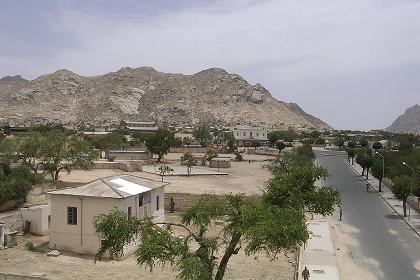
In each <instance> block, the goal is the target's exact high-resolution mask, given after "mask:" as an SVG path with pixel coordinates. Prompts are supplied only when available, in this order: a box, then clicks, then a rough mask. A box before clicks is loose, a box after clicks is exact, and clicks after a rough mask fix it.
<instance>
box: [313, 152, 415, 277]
mask: <svg viewBox="0 0 420 280" xmlns="http://www.w3.org/2000/svg"><path fill="white" fill-rule="evenodd" d="M315 154H316V156H317V159H318V161H319V163H320V164H321V165H322V166H324V167H326V168H328V172H329V174H330V177H329V179H328V180H327V185H331V186H334V187H336V188H337V189H339V190H340V191H341V196H342V206H343V221H344V222H346V223H348V224H350V225H351V226H353V227H355V228H357V229H358V230H359V232H358V233H354V235H353V236H352V238H354V239H356V240H357V241H358V243H359V246H357V248H354V251H355V252H357V253H356V254H355V256H356V257H358V258H361V259H362V260H363V259H364V260H370V261H369V262H367V263H372V262H371V260H374V263H378V265H374V266H372V265H368V264H366V267H365V268H366V269H368V270H369V271H370V272H372V274H373V275H375V276H376V277H377V279H389V280H399V279H404V280H406V279H407V280H408V279H420V271H419V270H417V269H416V264H417V267H418V268H419V266H420V240H419V239H418V237H417V236H416V235H415V234H414V233H413V232H412V231H411V230H410V229H409V228H408V227H407V225H406V224H405V223H404V222H403V221H402V220H401V219H400V218H399V216H397V215H396V214H395V213H393V211H392V209H391V208H390V207H389V206H388V205H386V203H385V202H384V201H383V200H382V198H381V197H380V196H378V195H377V194H376V193H375V192H374V191H373V190H371V191H370V192H369V193H367V192H366V185H365V183H364V181H363V180H362V179H361V178H360V176H359V175H357V174H356V173H355V172H354V171H353V169H352V168H351V167H350V166H348V165H347V163H346V157H345V155H343V154H339V153H338V152H333V151H315Z"/></svg>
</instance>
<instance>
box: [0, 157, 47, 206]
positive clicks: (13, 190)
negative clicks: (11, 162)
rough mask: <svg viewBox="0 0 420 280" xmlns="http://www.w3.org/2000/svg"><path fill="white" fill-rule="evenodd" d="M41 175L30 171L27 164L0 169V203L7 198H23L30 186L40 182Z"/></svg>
mask: <svg viewBox="0 0 420 280" xmlns="http://www.w3.org/2000/svg"><path fill="white" fill-rule="evenodd" d="M41 181H42V176H41V175H40V174H35V173H33V172H31V170H30V169H29V167H27V166H19V167H15V168H10V166H8V165H6V166H3V172H2V171H1V170H0V204H2V203H3V202H5V201H8V200H17V199H25V197H26V194H27V193H28V192H29V191H30V190H31V188H32V186H33V185H35V184H37V183H39V182H41Z"/></svg>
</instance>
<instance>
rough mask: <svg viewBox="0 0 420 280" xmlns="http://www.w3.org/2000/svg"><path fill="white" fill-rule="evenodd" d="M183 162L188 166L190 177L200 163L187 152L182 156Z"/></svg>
mask: <svg viewBox="0 0 420 280" xmlns="http://www.w3.org/2000/svg"><path fill="white" fill-rule="evenodd" d="M181 162H182V163H183V164H185V165H186V166H187V173H188V175H190V174H191V169H192V167H193V166H196V165H197V164H198V161H197V160H196V159H195V158H194V156H193V155H192V154H191V153H190V152H186V153H184V154H183V155H182V157H181Z"/></svg>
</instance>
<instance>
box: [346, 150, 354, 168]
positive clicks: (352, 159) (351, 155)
mask: <svg viewBox="0 0 420 280" xmlns="http://www.w3.org/2000/svg"><path fill="white" fill-rule="evenodd" d="M355 156H356V150H355V149H354V148H347V160H348V162H349V163H350V159H351V164H352V165H354V157H355Z"/></svg>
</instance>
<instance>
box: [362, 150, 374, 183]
mask: <svg viewBox="0 0 420 280" xmlns="http://www.w3.org/2000/svg"><path fill="white" fill-rule="evenodd" d="M364 164H365V168H366V180H368V179H369V170H370V168H371V167H372V165H373V158H372V157H371V156H370V155H367V156H366V157H365V160H364Z"/></svg>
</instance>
